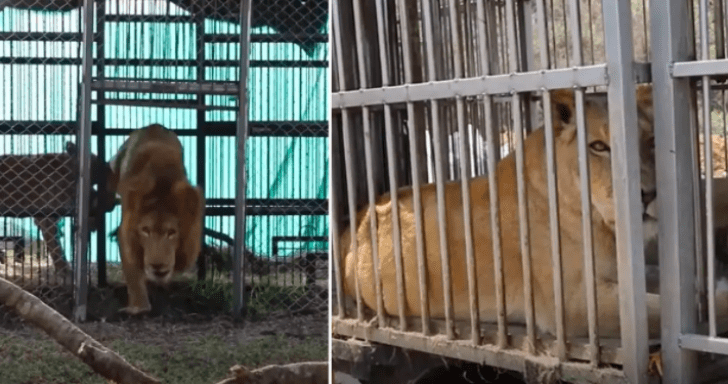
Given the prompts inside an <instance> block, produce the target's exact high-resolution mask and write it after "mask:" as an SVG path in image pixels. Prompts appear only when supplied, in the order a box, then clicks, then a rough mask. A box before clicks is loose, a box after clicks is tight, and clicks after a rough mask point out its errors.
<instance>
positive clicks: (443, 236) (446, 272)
mask: <svg viewBox="0 0 728 384" xmlns="http://www.w3.org/2000/svg"><path fill="white" fill-rule="evenodd" d="M431 19H432V10H431V9H430V3H429V1H423V2H422V21H423V24H424V25H423V28H424V32H425V47H426V51H427V62H428V63H429V66H428V76H427V77H428V80H429V81H435V80H437V75H436V73H435V70H436V68H435V47H434V44H433V42H434V41H435V40H434V37H433V35H432V31H433V28H432V24H433V23H432V20H431ZM430 109H431V111H432V145H433V147H434V151H435V166H434V168H435V195H436V198H437V224H438V234H439V237H440V262H441V272H442V288H443V289H442V290H443V296H444V297H443V298H444V301H443V304H444V305H445V307H444V310H445V328H446V331H447V338H448V339H449V340H452V339H454V338H455V332H454V331H455V330H454V329H453V317H454V315H453V306H452V285H451V284H450V257H449V255H448V242H447V214H446V212H445V167H444V161H445V159H443V154H442V150H443V146H442V133H441V132H440V113H439V106H438V102H437V101H436V100H431V101H430Z"/></svg>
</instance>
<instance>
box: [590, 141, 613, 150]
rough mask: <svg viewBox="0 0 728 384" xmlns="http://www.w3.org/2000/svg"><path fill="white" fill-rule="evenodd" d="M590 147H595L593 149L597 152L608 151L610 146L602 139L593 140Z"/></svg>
mask: <svg viewBox="0 0 728 384" xmlns="http://www.w3.org/2000/svg"><path fill="white" fill-rule="evenodd" d="M589 148H591V149H593V150H595V151H597V152H606V151H609V146H608V145H607V144H606V143H605V142H603V141H601V140H597V141H594V142H592V143H591V144H589Z"/></svg>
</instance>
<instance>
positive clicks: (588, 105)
mask: <svg viewBox="0 0 728 384" xmlns="http://www.w3.org/2000/svg"><path fill="white" fill-rule="evenodd" d="M637 101H638V115H639V116H638V119H639V130H640V153H641V164H642V166H641V189H642V195H643V202H644V206H645V207H647V206H648V205H649V203H650V202H651V201H652V200H653V199H654V198H655V169H654V160H653V157H654V144H653V143H654V136H653V117H652V114H653V113H652V90H651V87H639V88H638V91H637ZM551 103H552V105H551V110H552V116H553V127H554V136H555V139H554V146H555V149H556V167H557V184H558V199H559V200H558V204H559V218H560V228H559V230H560V234H561V255H562V271H563V287H564V321H565V327H566V334H567V335H568V336H571V337H585V336H586V335H587V333H588V322H587V306H586V294H585V284H584V273H583V256H582V255H583V247H582V223H581V220H582V211H581V198H580V194H581V192H580V191H581V187H580V179H579V167H578V164H579V163H578V159H577V145H576V143H577V128H576V113H575V104H574V97H573V93H572V91H571V90H559V91H554V92H552V93H551ZM585 120H586V126H587V131H588V135H587V136H588V137H587V146H588V147H587V151H588V157H589V163H590V183H591V191H592V226H593V248H594V258H595V260H594V262H595V270H596V273H595V279H596V286H597V291H596V292H597V304H598V313H597V316H598V319H599V333H600V336H602V337H619V336H620V330H619V325H620V324H619V289H618V284H617V258H616V248H615V212H614V201H613V191H612V173H611V158H610V157H611V152H610V147H609V143H610V131H609V122H608V109H607V97H606V95H604V94H591V95H587V96H586V99H585ZM544 132H545V130H544V129H539V130H537V131H535V132H534V133H533V134H532V135H530V136H529V137H528V138H527V139H526V140H525V142H524V157H525V175H524V178H525V185H526V188H527V202H528V218H529V223H528V224H529V231H530V246H531V250H532V251H531V262H532V271H533V277H532V286H533V295H534V296H533V301H534V303H533V304H534V309H535V321H536V326H537V328H538V329H539V330H540V331H541V332H545V333H551V334H555V328H556V326H555V316H554V313H555V309H554V293H553V287H554V285H553V277H552V271H553V269H552V259H551V242H550V230H549V204H548V188H547V174H546V161H545V133H544ZM497 176H498V181H499V183H498V184H499V196H500V222H501V239H502V241H501V244H502V257H503V268H504V283H505V300H506V316H507V321H508V322H509V323H521V324H522V323H523V322H524V321H525V316H524V293H523V269H522V263H521V249H520V240H519V219H518V201H517V186H516V163H515V157H514V155H513V154H511V155H509V156H507V157H505V158H504V159H503V160H502V161H500V162H499V163H498V165H497ZM460 188H461V187H460V183H459V182H450V183H447V185H446V187H445V190H446V191H445V200H446V202H445V203H446V207H447V208H446V210H447V211H446V212H447V233H448V235H447V237H448V247H449V248H448V252H449V256H450V271H451V276H452V279H451V281H452V291H453V297H452V298H453V301H452V302H453V305H454V315H455V318H456V319H460V320H469V319H470V312H469V310H470V308H469V302H468V298H469V292H468V279H467V274H466V262H465V251H464V248H465V244H464V236H463V232H464V225H463V216H462V199H461V193H460ZM488 188H489V187H488V178H487V177H486V176H483V177H478V178H475V179H473V180H472V181H471V183H470V191H471V201H472V222H473V239H474V253H475V258H476V269H477V274H476V275H477V280H478V284H477V288H478V300H479V302H478V304H479V309H480V319H481V321H486V322H496V321H497V313H496V308H497V307H496V297H495V284H494V270H493V255H492V249H493V248H492V244H491V228H490V208H489V207H490V201H489V199H490V197H489V189H488ZM421 192H422V208H423V217H424V225H423V230H424V241H425V248H426V256H425V257H426V264H427V266H426V268H427V276H426V278H427V289H428V291H427V297H428V300H429V307H430V315H431V316H432V317H434V318H443V317H444V315H445V308H444V303H443V287H442V276H441V260H440V252H439V235H438V223H437V219H436V217H437V215H436V210H437V200H436V196H435V185H432V184H430V185H425V186H423V187H422V189H421ZM397 193H398V196H399V212H400V223H401V224H400V225H401V229H402V255H403V268H404V282H405V297H406V301H405V308H406V311H407V315H409V316H419V315H420V314H421V313H420V312H421V306H420V296H419V286H418V284H419V277H418V273H417V270H418V268H417V258H416V251H415V233H414V232H415V222H414V213H413V206H412V190H411V188H402V189H400V190H399V191H398V192H397ZM376 213H377V217H376V224H377V228H378V229H377V236H378V246H379V261H380V273H381V278H382V285H383V286H382V293H383V302H384V310H385V311H386V313H387V314H390V315H396V314H397V288H396V277H395V273H396V272H395V271H396V269H395V261H394V257H393V249H392V235H391V227H392V221H391V220H392V218H391V200H390V196H389V195H384V196H381V197H380V198H379V199H378V201H377V202H376ZM644 220H645V223H646V224H650V223H654V220H655V218H654V217H652V216H651V215H650V214H648V213H647V212H645V213H644ZM350 240H351V239H350V230H349V229H345V230H343V232H342V235H341V251H342V255H343V256H342V257H343V259H344V260H343V264H342V265H343V268H344V272H343V273H344V278H343V286H344V290H345V293H346V294H347V295H349V296H352V297H353V295H354V292H355V277H356V276H357V275H358V277H359V279H360V289H361V295H362V299H363V302H364V303H365V304H366V305H367V306H368V307H370V308H376V296H375V281H374V273H373V269H372V268H373V264H372V259H371V246H372V243H371V236H370V225H369V210H368V207H365V208H364V209H362V210H360V211H359V213H358V214H357V241H358V250H357V252H358V263H357V262H356V258H355V256H354V254H353V253H352V250H351V249H350V246H351V241H350ZM727 296H728V295H727V294H726V291H725V290H721V291H719V292H718V293H717V295H716V300H717V302H718V305H717V307H719V311H718V315H719V316H720V317H722V318H725V316H726V310H725V307H726V305H725V303H728V297H727ZM647 305H648V308H647V310H648V326H649V331H650V337H656V336H657V335H659V331H660V323H659V321H660V320H659V314H660V307H659V295H656V294H648V295H647Z"/></svg>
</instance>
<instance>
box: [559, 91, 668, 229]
mask: <svg viewBox="0 0 728 384" xmlns="http://www.w3.org/2000/svg"><path fill="white" fill-rule="evenodd" d="M551 100H552V103H551V104H552V114H553V116H552V117H553V121H554V132H555V134H556V136H557V141H558V142H559V143H560V144H561V145H560V147H561V150H562V151H564V150H565V151H566V152H568V154H565V156H562V157H560V160H559V162H560V163H561V166H560V167H559V169H560V172H563V171H561V169H566V170H568V173H571V174H570V175H569V179H570V181H571V182H572V183H574V182H575V183H576V185H579V167H578V166H574V165H573V164H578V160H577V156H578V155H577V150H576V145H574V144H575V143H576V139H577V125H576V108H575V102H574V95H573V92H572V91H571V90H559V91H555V92H553V93H552V97H551ZM637 115H638V125H639V126H638V127H636V129H639V137H640V142H639V152H640V163H641V164H640V171H641V172H640V173H641V183H640V187H641V190H642V203H643V219H644V220H645V221H654V220H655V218H656V213H655V210H654V209H653V207H654V204H653V202H654V201H655V196H656V192H655V162H654V156H655V153H654V152H655V150H654V148H655V145H654V142H655V140H654V123H653V113H652V88H651V87H650V86H639V87H638V88H637ZM584 118H585V122H586V127H587V153H588V156H589V172H590V182H591V192H592V195H591V196H592V205H593V207H594V208H595V209H596V211H597V213H598V214H599V215H600V216H601V217H602V218H603V220H604V222H605V223H606V224H607V225H608V226H609V227H610V228H614V223H615V212H614V196H613V195H614V193H613V189H612V155H613V153H612V151H611V147H610V129H609V109H608V107H607V95H606V94H603V93H599V94H587V95H585V97H584ZM565 162H569V163H570V164H571V166H569V164H566V163H565ZM577 190H580V188H579V189H577Z"/></svg>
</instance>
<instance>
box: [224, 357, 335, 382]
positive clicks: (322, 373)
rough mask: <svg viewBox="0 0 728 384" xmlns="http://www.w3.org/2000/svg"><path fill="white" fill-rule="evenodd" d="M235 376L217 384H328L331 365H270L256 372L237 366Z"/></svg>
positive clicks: (312, 363)
mask: <svg viewBox="0 0 728 384" xmlns="http://www.w3.org/2000/svg"><path fill="white" fill-rule="evenodd" d="M230 373H231V374H232V375H233V377H231V378H227V379H225V380H223V381H221V382H219V383H217V384H294V383H295V384H326V383H328V382H329V376H328V375H329V365H328V364H327V363H326V362H325V361H320V362H319V361H312V362H305V363H294V364H286V365H268V366H265V367H263V368H258V369H255V370H252V371H250V370H248V369H247V368H245V367H243V366H240V365H235V366H233V367H232V368H230Z"/></svg>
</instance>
